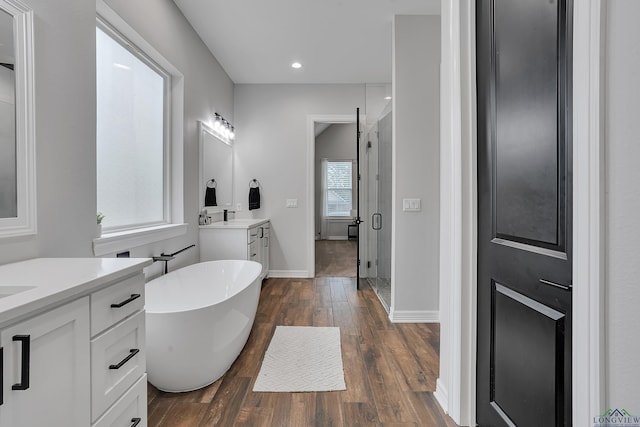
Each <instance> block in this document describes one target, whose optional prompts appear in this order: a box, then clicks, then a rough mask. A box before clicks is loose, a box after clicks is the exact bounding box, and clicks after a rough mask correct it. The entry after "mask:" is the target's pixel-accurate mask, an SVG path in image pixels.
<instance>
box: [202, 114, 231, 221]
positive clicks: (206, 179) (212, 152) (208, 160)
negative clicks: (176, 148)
mask: <svg viewBox="0 0 640 427" xmlns="http://www.w3.org/2000/svg"><path fill="white" fill-rule="evenodd" d="M198 135H199V138H200V207H201V208H202V207H204V208H205V209H207V212H209V213H210V212H218V211H222V210H223V209H231V208H232V207H233V143H231V142H229V143H227V142H225V141H223V140H221V139H220V138H218V137H217V135H216V133H215V132H214V130H213V128H212V127H211V126H209V125H208V124H207V123H204V122H201V121H199V122H198Z"/></svg>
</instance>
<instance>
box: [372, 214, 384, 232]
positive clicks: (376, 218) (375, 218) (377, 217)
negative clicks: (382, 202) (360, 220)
mask: <svg viewBox="0 0 640 427" xmlns="http://www.w3.org/2000/svg"><path fill="white" fill-rule="evenodd" d="M371 227H372V228H373V229H374V230H382V214H381V213H377V212H376V213H374V214H373V215H371Z"/></svg>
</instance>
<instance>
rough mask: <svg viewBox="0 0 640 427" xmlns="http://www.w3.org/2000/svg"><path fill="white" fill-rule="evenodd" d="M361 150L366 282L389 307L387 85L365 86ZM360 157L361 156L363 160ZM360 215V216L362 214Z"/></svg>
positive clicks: (389, 135) (389, 125) (389, 123)
mask: <svg viewBox="0 0 640 427" xmlns="http://www.w3.org/2000/svg"><path fill="white" fill-rule="evenodd" d="M366 96H367V103H366V106H367V110H366V111H367V116H366V117H367V119H366V124H365V126H366V129H365V133H364V134H365V138H363V144H364V145H365V147H366V149H365V150H363V152H364V153H365V156H366V162H367V174H366V182H367V190H366V199H367V202H366V209H367V217H366V221H365V224H366V225H367V237H368V238H367V242H368V244H367V281H368V283H369V285H370V286H371V288H372V289H373V290H374V291H375V292H376V294H377V295H378V298H379V299H380V301H381V302H382V305H383V306H384V308H385V310H386V311H387V312H389V308H390V307H391V218H392V210H391V183H392V181H391V172H392V163H391V139H392V111H391V105H392V104H391V84H379V85H367V90H366ZM363 160H364V159H363ZM363 217H364V215H363Z"/></svg>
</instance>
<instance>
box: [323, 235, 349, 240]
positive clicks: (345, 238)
mask: <svg viewBox="0 0 640 427" xmlns="http://www.w3.org/2000/svg"><path fill="white" fill-rule="evenodd" d="M327 240H349V237H348V236H329V237H327Z"/></svg>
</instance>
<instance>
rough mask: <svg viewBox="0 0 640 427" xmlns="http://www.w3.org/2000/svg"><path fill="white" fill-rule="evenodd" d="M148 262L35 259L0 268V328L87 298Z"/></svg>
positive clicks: (139, 260) (121, 259) (136, 270)
mask: <svg viewBox="0 0 640 427" xmlns="http://www.w3.org/2000/svg"><path fill="white" fill-rule="evenodd" d="M151 263H152V261H151V259H150V258H36V259H30V260H27V261H22V262H16V263H12V264H5V265H0V295H3V294H4V295H6V294H8V293H11V292H14V291H16V290H19V289H20V287H30V288H27V289H26V290H24V291H22V292H18V293H15V294H12V295H8V296H4V297H0V325H2V324H5V323H7V322H9V321H11V320H13V319H16V318H18V317H20V316H23V315H25V314H29V313H31V312H35V311H38V310H39V309H42V308H44V307H47V306H50V305H52V304H56V303H59V302H64V301H66V300H70V299H72V298H73V297H75V296H78V297H80V296H82V295H87V294H89V293H91V292H93V291H95V290H97V289H99V288H100V287H101V286H103V285H106V284H108V283H110V282H112V281H114V280H118V279H120V278H124V277H127V276H130V275H132V274H134V273H136V272H138V271H142V269H143V268H144V267H146V266H148V265H151Z"/></svg>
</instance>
